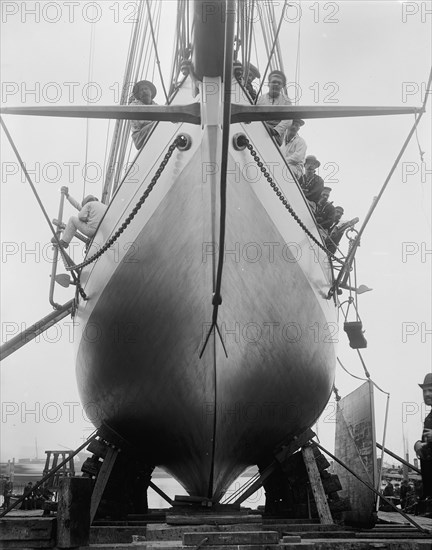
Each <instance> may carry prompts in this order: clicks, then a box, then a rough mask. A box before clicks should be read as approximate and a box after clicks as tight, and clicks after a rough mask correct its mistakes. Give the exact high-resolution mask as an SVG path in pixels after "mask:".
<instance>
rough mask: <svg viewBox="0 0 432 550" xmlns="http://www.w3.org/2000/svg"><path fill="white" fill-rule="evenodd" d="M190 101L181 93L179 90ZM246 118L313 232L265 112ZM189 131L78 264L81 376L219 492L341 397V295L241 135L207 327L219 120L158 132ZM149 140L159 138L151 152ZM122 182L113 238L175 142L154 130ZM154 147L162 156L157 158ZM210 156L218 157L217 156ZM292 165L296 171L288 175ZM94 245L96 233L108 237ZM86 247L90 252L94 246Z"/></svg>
mask: <svg viewBox="0 0 432 550" xmlns="http://www.w3.org/2000/svg"><path fill="white" fill-rule="evenodd" d="M179 101H181V98H179ZM239 130H240V131H244V132H245V133H247V134H248V136H249V138H250V139H251V140H254V141H255V142H256V143H258V142H262V143H264V145H263V149H262V150H260V149H259V148H258V147H257V150H258V152H259V153H260V154H262V155H263V156H267V158H270V159H275V163H274V164H276V163H277V164H278V166H276V167H275V168H274V170H275V173H274V174H275V179H277V180H278V181H279V182H280V186H281V189H282V190H283V191H284V192H285V193H286V194H287V196H288V199H289V201H290V203H291V204H292V205H293V206H294V208H295V209H297V212H298V213H299V215H300V217H301V218H302V220H304V222H305V223H306V225H308V227H309V228H310V230H311V232H314V234H315V235H316V236H317V238H319V235H318V232H317V230H316V227H315V224H314V222H313V219H312V216H311V213H310V211H309V208H308V206H307V203H306V202H305V200H304V197H303V196H302V194H301V192H300V190H299V189H298V188H297V186H296V185H295V183H294V182H293V181H291V180H290V178H286V173H287V170H286V166H285V165H284V163H283V162H282V159H281V157H280V154H279V152H278V151H277V149H276V147H275V146H274V144H273V142H272V141H271V140H270V139H269V138H268V136H267V133H266V132H265V130H264V128H263V125H262V124H261V123H255V124H251V125H250V127H248V128H246V127H242V126H241V125H237V127H233V128H232V133H233V134H234V133H236V132H237V131H239ZM180 131H181V132H187V133H188V134H189V135H190V136H191V141H192V143H193V145H192V147H191V149H190V150H188V151H185V152H181V151H176V152H175V153H174V155H173V158H171V159H170V161H169V162H168V164H167V168H166V169H165V171H164V173H163V174H162V176H161V178H160V182H158V184H157V186H156V187H155V189H154V191H152V193H151V195H150V196H149V199H148V201H146V203H145V204H144V206H143V207H142V209H141V210H140V211H139V212H138V214H137V216H136V218H135V219H134V220H133V221H132V223H131V224H130V225H129V226H128V228H127V229H126V231H125V232H124V233H123V234H122V236H121V237H120V239H119V240H118V242H117V249H116V250H117V256H116V254H115V252H114V253H111V252H107V253H106V254H105V255H103V256H102V257H101V258H100V259H99V260H98V261H97V262H96V264H94V265H92V266H91V267H89V268H86V270H85V271H84V272H83V277H82V280H83V284H84V288H85V290H86V292H87V293H88V295H89V300H88V301H87V302H85V303H84V302H83V303H82V304H80V307H79V308H78V314H77V318H76V321H77V322H76V325H77V334H78V338H77V341H78V346H77V379H78V386H79V391H80V394H81V397H82V401H83V404H84V407H85V408H86V410H87V414H88V416H89V417H90V418H91V419H92V420H93V422H94V424H95V425H96V426H98V425H100V424H101V423H102V422H107V423H108V424H109V425H110V426H111V427H112V428H114V429H115V430H117V431H118V432H119V433H120V434H121V435H122V436H123V437H125V438H126V439H128V440H129V441H130V442H131V443H132V444H133V445H134V446H135V447H136V448H137V451H138V452H139V453H140V456H142V458H143V461H145V462H147V463H151V464H155V465H160V466H163V467H164V468H165V469H166V470H167V471H169V472H170V473H171V474H172V475H173V476H175V477H176V478H177V479H178V480H179V481H180V482H181V483H182V485H183V486H184V487H185V489H186V490H187V491H188V492H189V493H190V494H194V495H200V496H209V497H211V498H214V499H215V500H218V499H220V497H221V496H222V495H223V493H224V491H225V490H226V489H227V487H228V486H229V485H230V483H231V482H232V481H234V479H235V478H236V477H237V476H238V475H239V474H240V473H241V472H242V471H243V470H244V469H245V468H246V467H247V466H248V465H251V464H257V463H259V462H260V461H262V460H266V459H268V458H269V457H271V456H272V452H273V451H274V449H275V447H276V446H277V445H279V444H280V443H282V442H283V441H286V440H289V439H290V438H292V437H294V436H295V435H298V434H300V433H301V432H302V431H304V430H305V429H306V428H307V427H309V426H310V425H312V424H313V422H314V421H315V420H316V419H317V417H318V416H319V414H320V413H321V412H322V410H323V408H324V407H325V404H326V403H327V400H328V398H329V396H330V392H331V388H332V384H333V377H334V367H335V361H336V352H335V340H336V337H335V336H336V328H335V327H336V308H335V304H334V303H333V302H332V301H329V300H327V293H328V289H329V287H330V281H331V272H330V266H329V264H328V261H327V258H326V256H325V254H324V253H322V251H320V250H319V249H318V248H317V247H316V245H314V244H313V243H312V241H310V239H309V237H307V235H306V234H305V233H304V231H303V230H302V229H301V228H300V226H299V225H298V224H297V222H296V221H295V220H294V219H293V218H292V217H291V216H290V215H289V213H288V212H287V210H286V209H285V208H284V206H283V205H282V204H281V201H280V200H279V199H278V197H277V196H276V195H275V193H274V191H273V190H272V189H271V187H270V186H269V184H268V182H267V181H266V180H265V179H263V178H262V177H260V178H258V179H256V178H252V177H251V172H250V169H248V170H245V169H244V168H245V166H249V168H250V166H252V165H249V163H252V164H253V161H252V158H251V157H250V155H249V153H248V151H235V150H234V149H232V148H231V149H230V153H229V162H228V174H229V175H228V181H227V198H226V224H225V228H226V240H225V244H224V248H225V250H224V254H223V262H224V263H223V276H222V287H221V295H222V304H221V305H220V306H219V308H218V314H217V326H213V327H212V319H213V313H214V308H213V305H212V299H213V292H214V285H215V274H216V269H217V265H218V261H219V256H218V252H219V248H218V247H219V229H220V226H219V224H220V216H219V213H220V210H221V203H220V193H219V174H218V173H217V170H213V168H212V167H213V162H212V161H213V160H214V155H215V154H217V151H216V150H217V146H215V145H214V144H215V142H214V141H213V138H214V135H215V132H216V130H215V129H214V128H209V129H207V133H206V131H204V133H202V130H201V128H197V127H192V126H187V125H183V126H179V127H178V129H177V130H176V128H174V129H173V127H172V125H169V124H165V125H163V124H160V125H159V126H158V128H157V129H156V131H155V134H159V135H158V136H157V135H156V138H158V139H156V138H155V139H154V140H153V141H154V142H157V143H159V144H160V143H161V141H163V140H165V142H166V143H169V141H170V140H171V139H172V138H173V137H174V136H175V135H177V133H179V132H180ZM146 147H148V149H147V151H146ZM146 147H145V148H144V150H143V152H142V154H141V155H140V156H139V157H138V159H137V166H138V168H139V170H138V182H139V183H138V184H136V183H135V184H134V185H133V186H132V184H131V182H130V180H131V178H132V176H134V178H135V179H137V178H136V173H135V174H133V175H129V176H128V178H129V179H128V178H126V180H125V182H123V184H122V186H121V188H120V189H119V190H118V192H117V195H116V196H115V197H114V199H113V201H112V204H111V206H110V209H109V211H108V215H107V217H106V220H105V221H104V223H103V224H102V226H101V228H100V231H99V233H98V235H97V236H96V241H97V240H98V239H99V241H100V243H102V242H104V241H105V240H106V239H107V238H108V237H109V236H110V235H111V234H112V233H113V232H114V230H115V228H116V227H118V225H119V224H120V223H121V221H122V220H123V219H124V217H125V215H126V213H127V212H128V211H129V210H130V208H131V207H132V206H133V205H134V203H135V201H136V198H137V197H138V196H139V195H140V193H142V191H143V189H145V187H146V185H147V184H148V181H149V179H150V177H151V176H152V175H153V174H154V171H155V170H154V168H155V167H156V166H157V165H158V162H159V159H160V158H161V157H162V156H163V153H164V152H165V150H163V151H162V153H161V151H160V147H159V150H157V149H154V150H152V145H151V144H150V142H149V144H148V146H146ZM150 159H151V162H150ZM209 166H210V168H209ZM284 174H285V175H284ZM94 246H97V242H96V243H95V245H94ZM90 253H91V251H90Z"/></svg>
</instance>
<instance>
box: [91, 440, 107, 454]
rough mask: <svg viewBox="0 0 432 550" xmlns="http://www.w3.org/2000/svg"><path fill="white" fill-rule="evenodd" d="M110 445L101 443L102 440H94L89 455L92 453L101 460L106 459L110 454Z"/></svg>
mask: <svg viewBox="0 0 432 550" xmlns="http://www.w3.org/2000/svg"><path fill="white" fill-rule="evenodd" d="M108 449H109V447H108V445H107V444H106V443H105V441H101V440H100V439H93V441H92V442H91V443H90V445H89V446H88V447H87V451H88V452H89V453H92V454H94V455H96V456H98V457H100V458H105V457H106V454H107V452H108Z"/></svg>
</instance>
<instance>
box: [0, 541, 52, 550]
mask: <svg viewBox="0 0 432 550" xmlns="http://www.w3.org/2000/svg"><path fill="white" fill-rule="evenodd" d="M54 544H55V543H54V541H53V540H5V541H2V543H1V548H2V550H9V548H11V549H12V548H26V549H27V550H28V549H29V548H52V547H53V545H54Z"/></svg>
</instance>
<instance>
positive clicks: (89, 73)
mask: <svg viewBox="0 0 432 550" xmlns="http://www.w3.org/2000/svg"><path fill="white" fill-rule="evenodd" d="M90 29H91V30H90V53H89V65H88V71H87V83H88V84H90V82H92V78H93V63H94V50H95V22H94V21H92V23H91V25H90ZM89 104H90V98H89V97H88V96H87V105H89ZM89 129H90V119H89V118H87V119H86V138H85V155H84V159H85V160H84V186H83V193H82V196H83V198H84V197H85V195H86V185H87V159H88V148H89Z"/></svg>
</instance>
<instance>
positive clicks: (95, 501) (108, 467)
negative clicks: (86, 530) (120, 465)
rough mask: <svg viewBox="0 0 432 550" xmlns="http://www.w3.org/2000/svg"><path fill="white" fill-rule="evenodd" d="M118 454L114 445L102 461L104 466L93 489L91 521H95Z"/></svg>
mask: <svg viewBox="0 0 432 550" xmlns="http://www.w3.org/2000/svg"><path fill="white" fill-rule="evenodd" d="M117 455H118V450H117V449H114V448H113V447H110V448H109V449H108V452H107V454H106V457H105V459H104V461H103V462H102V466H101V469H100V471H99V474H98V476H97V478H96V484H95V487H94V489H93V494H92V497H91V506H90V522H92V521H93V519H94V517H95V515H96V512H97V509H98V506H99V502H100V500H101V498H102V495H103V492H104V490H105V487H106V484H107V483H108V479H109V476H110V474H111V472H112V469H113V467H114V463H115V461H116V458H117Z"/></svg>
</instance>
